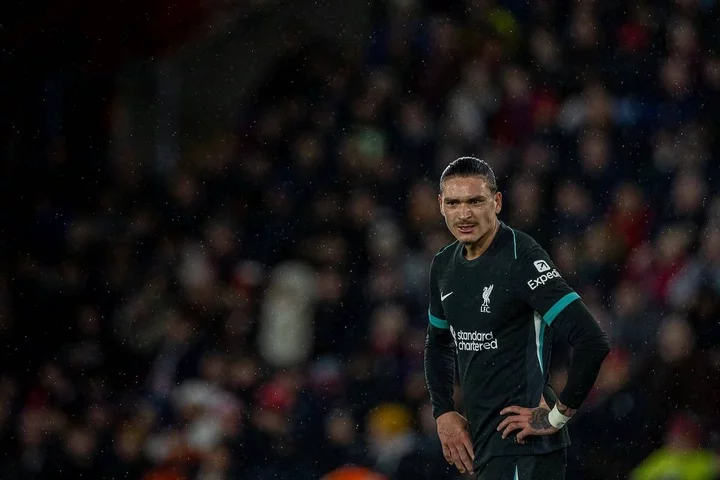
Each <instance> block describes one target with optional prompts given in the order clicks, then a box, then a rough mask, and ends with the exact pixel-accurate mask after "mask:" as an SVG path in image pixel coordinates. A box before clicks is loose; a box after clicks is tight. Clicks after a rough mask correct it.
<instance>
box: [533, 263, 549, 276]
mask: <svg viewBox="0 0 720 480" xmlns="http://www.w3.org/2000/svg"><path fill="white" fill-rule="evenodd" d="M533 265H535V268H537V271H538V272H540V273H543V272H547V271H548V270H550V265H548V264H547V262H546V261H545V260H535V261H534V262H533Z"/></svg>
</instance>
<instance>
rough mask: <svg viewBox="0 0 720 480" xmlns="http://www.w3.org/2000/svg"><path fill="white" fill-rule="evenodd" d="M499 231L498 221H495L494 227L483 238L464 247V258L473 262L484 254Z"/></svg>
mask: <svg viewBox="0 0 720 480" xmlns="http://www.w3.org/2000/svg"><path fill="white" fill-rule="evenodd" d="M499 229H500V221H499V220H498V219H495V226H494V227H493V228H492V229H491V230H490V231H489V232H488V233H487V234H486V235H484V236H482V237H480V238H479V239H478V241H477V242H475V243H469V244H466V245H465V258H467V259H468V260H475V259H476V258H478V257H479V256H480V255H482V254H483V253H485V252H486V251H487V249H488V248H489V247H490V244H491V243H492V241H493V239H494V238H495V235H497V232H498V230H499Z"/></svg>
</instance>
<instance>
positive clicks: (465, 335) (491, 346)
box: [450, 327, 498, 352]
mask: <svg viewBox="0 0 720 480" xmlns="http://www.w3.org/2000/svg"><path fill="white" fill-rule="evenodd" d="M450 332H451V333H452V336H453V340H454V341H455V346H456V347H457V349H458V352H459V351H469V352H481V351H483V350H497V348H498V341H497V338H495V335H493V332H466V331H464V330H457V331H456V330H455V329H454V328H452V327H450Z"/></svg>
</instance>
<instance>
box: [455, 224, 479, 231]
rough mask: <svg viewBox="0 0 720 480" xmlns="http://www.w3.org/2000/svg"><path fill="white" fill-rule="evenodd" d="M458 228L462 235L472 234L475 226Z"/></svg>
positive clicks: (459, 226)
mask: <svg viewBox="0 0 720 480" xmlns="http://www.w3.org/2000/svg"><path fill="white" fill-rule="evenodd" d="M456 228H457V229H458V231H459V232H460V233H472V231H473V229H474V228H475V225H457V226H456Z"/></svg>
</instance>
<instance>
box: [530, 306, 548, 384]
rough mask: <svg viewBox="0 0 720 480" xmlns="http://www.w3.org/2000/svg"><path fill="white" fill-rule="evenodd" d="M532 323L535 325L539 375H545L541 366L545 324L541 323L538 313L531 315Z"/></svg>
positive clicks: (543, 366)
mask: <svg viewBox="0 0 720 480" xmlns="http://www.w3.org/2000/svg"><path fill="white" fill-rule="evenodd" d="M533 323H534V324H535V347H536V349H537V351H536V352H535V353H536V354H537V359H538V365H540V373H542V374H545V365H543V351H544V346H545V328H546V327H547V324H546V323H545V322H543V320H542V317H541V316H540V314H539V313H538V312H534V313H533Z"/></svg>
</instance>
